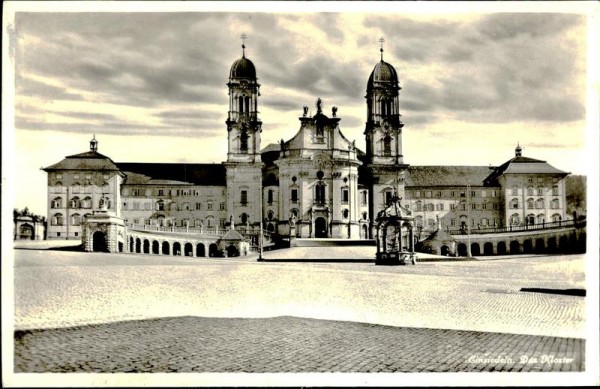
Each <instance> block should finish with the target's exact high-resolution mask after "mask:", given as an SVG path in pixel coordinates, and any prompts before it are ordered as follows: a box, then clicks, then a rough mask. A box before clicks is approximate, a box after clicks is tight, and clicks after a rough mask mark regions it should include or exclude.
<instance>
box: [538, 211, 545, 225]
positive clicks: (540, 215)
mask: <svg viewBox="0 0 600 389" xmlns="http://www.w3.org/2000/svg"><path fill="white" fill-rule="evenodd" d="M545 219H546V217H545V216H544V214H543V213H540V214H539V215H537V223H538V224H542V223H544V222H545Z"/></svg>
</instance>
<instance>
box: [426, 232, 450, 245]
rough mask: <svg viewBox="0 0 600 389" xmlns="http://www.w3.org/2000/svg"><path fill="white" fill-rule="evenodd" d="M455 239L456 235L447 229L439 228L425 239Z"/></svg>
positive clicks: (441, 240)
mask: <svg viewBox="0 0 600 389" xmlns="http://www.w3.org/2000/svg"><path fill="white" fill-rule="evenodd" d="M453 240H455V239H454V237H453V236H452V235H450V234H448V233H447V232H446V231H444V230H441V229H438V230H435V231H433V232H432V233H431V234H430V235H429V236H428V237H427V238H425V241H440V242H443V241H453Z"/></svg>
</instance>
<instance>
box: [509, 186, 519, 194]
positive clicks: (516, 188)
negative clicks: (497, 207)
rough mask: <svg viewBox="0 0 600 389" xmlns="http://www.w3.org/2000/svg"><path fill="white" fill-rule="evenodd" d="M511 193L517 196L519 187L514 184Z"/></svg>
mask: <svg viewBox="0 0 600 389" xmlns="http://www.w3.org/2000/svg"><path fill="white" fill-rule="evenodd" d="M511 193H512V195H513V196H517V195H518V194H519V188H518V187H516V186H513V187H512V192H511Z"/></svg>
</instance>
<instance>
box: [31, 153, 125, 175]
mask: <svg viewBox="0 0 600 389" xmlns="http://www.w3.org/2000/svg"><path fill="white" fill-rule="evenodd" d="M43 170H44V171H46V172H48V171H53V170H119V168H118V167H117V166H116V165H115V163H114V162H113V161H112V160H111V159H110V158H108V157H107V156H106V155H102V154H100V153H98V152H96V151H87V152H85V153H81V154H74V155H69V156H67V157H66V158H65V159H63V160H62V161H60V162H59V163H55V164H54V165H51V166H48V167H46V168H44V169H43Z"/></svg>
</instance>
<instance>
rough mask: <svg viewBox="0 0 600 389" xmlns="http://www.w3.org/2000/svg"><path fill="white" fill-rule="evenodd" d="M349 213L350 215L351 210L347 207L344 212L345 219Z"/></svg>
mask: <svg viewBox="0 0 600 389" xmlns="http://www.w3.org/2000/svg"><path fill="white" fill-rule="evenodd" d="M349 215H350V212H349V211H348V210H347V209H344V212H343V216H344V219H348V216H349Z"/></svg>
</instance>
